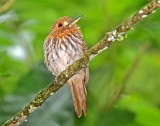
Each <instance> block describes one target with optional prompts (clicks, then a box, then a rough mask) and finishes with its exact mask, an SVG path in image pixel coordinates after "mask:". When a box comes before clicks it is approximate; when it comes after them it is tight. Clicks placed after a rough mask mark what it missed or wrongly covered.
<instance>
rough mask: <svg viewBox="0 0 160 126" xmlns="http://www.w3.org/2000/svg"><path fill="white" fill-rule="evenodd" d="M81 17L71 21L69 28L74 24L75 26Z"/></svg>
mask: <svg viewBox="0 0 160 126" xmlns="http://www.w3.org/2000/svg"><path fill="white" fill-rule="evenodd" d="M81 17H82V16H78V17H76V18H74V19H72V21H71V22H70V23H69V27H71V26H73V25H74V24H76V23H77V22H78V21H79V19H80V18H81Z"/></svg>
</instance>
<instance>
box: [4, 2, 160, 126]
mask: <svg viewBox="0 0 160 126" xmlns="http://www.w3.org/2000/svg"><path fill="white" fill-rule="evenodd" d="M159 7H160V0H153V1H151V2H149V3H148V4H147V5H145V6H144V7H143V8H141V9H140V10H139V11H138V12H137V13H136V14H134V15H133V16H131V17H130V18H129V19H128V20H126V21H124V22H123V23H122V24H121V25H119V26H118V27H117V28H115V30H113V31H112V32H108V33H106V35H105V36H104V37H103V38H102V39H101V40H100V42H99V43H97V44H96V45H94V46H93V47H92V48H90V49H89V50H88V51H87V52H86V53H85V54H84V55H83V57H82V58H80V59H79V60H77V61H76V62H75V63H74V64H72V65H71V66H69V67H68V68H67V69H66V70H65V71H63V72H62V73H61V74H60V75H59V76H58V77H57V78H56V80H55V81H53V82H52V83H51V84H50V85H48V86H47V87H46V88H45V89H43V90H42V91H40V92H39V93H38V94H37V95H36V97H35V98H34V99H33V100H31V101H30V102H29V103H28V104H27V105H26V106H25V107H24V108H23V109H22V110H20V111H19V112H18V113H17V114H16V115H15V116H14V117H13V118H11V119H10V120H8V121H6V122H5V123H4V124H3V125H2V126H18V125H20V124H21V123H22V122H24V121H25V119H26V118H27V117H28V116H29V115H30V114H31V113H32V112H34V111H35V110H36V109H37V108H38V107H39V106H41V105H42V104H43V103H44V102H45V101H46V99H48V98H49V97H50V96H51V95H53V94H54V93H55V92H56V91H57V90H59V89H60V88H61V87H62V86H63V85H64V84H65V83H66V82H67V80H68V79H69V78H70V77H72V76H73V75H74V74H76V73H77V72H78V71H79V70H81V69H82V68H84V67H86V66H87V64H88V62H89V61H90V60H91V59H92V58H93V57H94V56H96V55H98V54H99V53H100V52H102V51H104V50H105V49H107V48H108V47H109V46H110V45H111V44H112V43H113V42H114V41H115V40H118V41H121V40H123V38H124V37H125V34H126V32H127V31H129V30H131V29H132V27H133V26H134V25H135V24H136V23H138V22H140V21H142V20H143V19H144V18H145V17H147V16H148V15H150V14H152V13H153V12H155V10H156V9H158V8H159Z"/></svg>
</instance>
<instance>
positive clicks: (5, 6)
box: [0, 0, 15, 13]
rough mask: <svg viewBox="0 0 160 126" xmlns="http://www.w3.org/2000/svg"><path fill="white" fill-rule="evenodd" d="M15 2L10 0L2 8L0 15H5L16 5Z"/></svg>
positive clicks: (0, 8)
mask: <svg viewBox="0 0 160 126" xmlns="http://www.w3.org/2000/svg"><path fill="white" fill-rule="evenodd" d="M14 2H15V0H8V1H7V2H6V3H4V5H2V6H1V7H0V13H3V12H5V11H7V10H9V9H10V8H11V6H12V5H13V4H14Z"/></svg>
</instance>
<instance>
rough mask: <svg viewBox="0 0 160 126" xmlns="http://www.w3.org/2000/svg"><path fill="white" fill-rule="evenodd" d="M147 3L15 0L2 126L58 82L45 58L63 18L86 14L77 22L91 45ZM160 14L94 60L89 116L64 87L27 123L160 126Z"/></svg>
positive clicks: (0, 65) (3, 21) (1, 88)
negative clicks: (51, 35) (79, 110)
mask: <svg viewBox="0 0 160 126" xmlns="http://www.w3.org/2000/svg"><path fill="white" fill-rule="evenodd" d="M2 1H3V0H2ZM3 2H4V3H5V1H3ZM147 2H148V1H147V0H141V1H128V0H121V1H118V2H117V0H97V1H91V0H57V1H55V0H46V1H43V0H39V1H33V0H21V1H20V0H17V1H16V2H15V3H14V4H13V6H12V8H10V10H8V11H6V12H4V13H1V14H0V124H2V123H3V122H4V121H6V120H7V119H9V118H11V117H12V116H13V115H14V114H15V113H16V112H18V111H19V110H20V109H21V108H22V107H23V105H25V104H26V103H27V102H28V101H29V100H31V98H33V97H34V95H35V94H36V93H37V92H38V91H40V90H41V89H43V88H44V87H45V86H46V85H48V84H49V83H50V82H51V81H52V80H53V79H54V77H53V75H52V74H51V73H50V72H49V71H48V70H47V68H46V67H45V65H44V63H43V59H44V58H43V42H44V39H45V37H46V36H47V35H48V33H49V31H50V28H51V26H52V24H53V22H54V21H55V20H56V19H57V18H59V17H62V16H64V15H67V16H70V17H73V18H74V17H76V16H78V15H83V18H82V19H81V21H80V22H79V23H78V25H79V26H81V30H82V32H83V35H84V40H85V41H86V43H87V46H88V48H90V47H91V46H92V45H94V44H95V43H96V42H97V41H98V40H100V38H101V37H103V36H104V34H105V32H107V31H110V30H112V29H113V28H114V27H116V26H117V25H118V24H120V23H121V22H122V21H123V20H124V19H126V18H128V17H129V16H130V15H131V14H133V13H134V12H136V11H138V9H139V8H141V7H142V6H143V5H144V4H146V3H147ZM0 6H3V4H0ZM159 15H160V10H158V11H157V12H156V13H155V14H152V15H151V16H149V17H148V18H146V19H145V20H144V21H143V22H141V23H139V24H138V25H137V26H136V27H135V30H134V31H131V32H129V33H128V37H127V39H125V40H124V41H122V42H116V43H114V44H113V45H112V46H111V48H109V49H108V50H107V51H105V52H103V53H102V54H100V55H99V56H97V57H96V58H95V59H93V60H92V61H91V62H90V65H89V66H90V80H89V83H88V85H87V90H88V115H87V117H82V118H80V119H78V118H77V117H76V115H75V112H74V108H73V103H72V99H71V95H70V91H69V88H68V86H64V87H63V88H62V89H61V90H59V91H58V92H57V93H56V94H55V95H54V96H52V97H51V98H50V99H49V100H47V102H46V103H45V104H44V105H43V106H42V107H41V108H40V109H38V110H37V111H35V112H34V113H33V114H32V115H31V116H30V117H29V118H28V119H27V122H25V123H23V124H22V126H28V125H29V126H34V125H38V126H44V125H45V126H52V125H54V126H60V125H61V126H86V125H87V126H106V125H108V126H160V121H159V120H160V99H159V96H160V92H159V89H160V72H159V71H160V16H159Z"/></svg>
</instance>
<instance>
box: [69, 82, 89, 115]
mask: <svg viewBox="0 0 160 126" xmlns="http://www.w3.org/2000/svg"><path fill="white" fill-rule="evenodd" d="M79 80H80V79H79ZM69 85H70V88H71V93H72V98H73V102H74V107H75V111H76V113H77V116H78V117H81V116H82V111H83V112H84V115H85V116H86V114H87V92H86V85H85V81H84V80H80V81H78V79H71V80H70V81H69Z"/></svg>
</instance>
